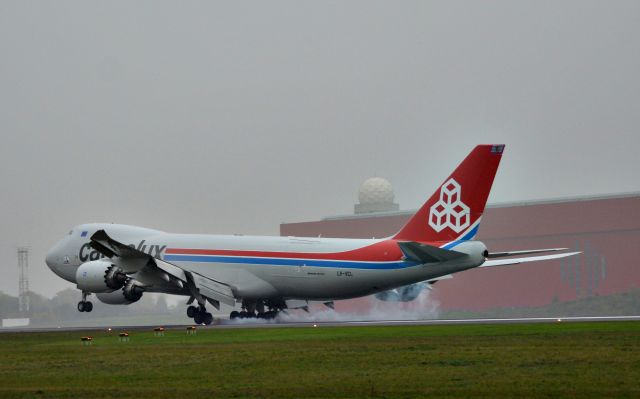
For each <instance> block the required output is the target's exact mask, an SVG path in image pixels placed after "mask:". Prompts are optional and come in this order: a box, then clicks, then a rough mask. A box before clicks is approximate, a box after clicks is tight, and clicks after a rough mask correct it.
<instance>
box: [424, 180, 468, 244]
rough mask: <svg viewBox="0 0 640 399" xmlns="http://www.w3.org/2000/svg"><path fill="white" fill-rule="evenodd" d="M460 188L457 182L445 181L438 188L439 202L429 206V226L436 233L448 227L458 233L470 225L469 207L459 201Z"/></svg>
mask: <svg viewBox="0 0 640 399" xmlns="http://www.w3.org/2000/svg"><path fill="white" fill-rule="evenodd" d="M461 195H462V188H461V187H460V184H458V182H457V181H455V180H453V179H449V180H447V182H446V183H444V184H443V185H442V187H441V188H440V200H439V201H438V202H436V203H435V204H433V205H432V206H431V211H430V212H429V226H431V227H432V228H433V229H434V230H435V231H437V232H438V233H439V232H441V231H442V230H443V229H444V228H446V227H449V228H450V229H451V230H453V231H455V232H456V233H460V232H461V231H463V230H464V229H466V228H467V227H469V224H470V223H471V220H470V216H469V207H468V206H467V205H465V204H464V203H463V202H462V200H461V198H460V197H461Z"/></svg>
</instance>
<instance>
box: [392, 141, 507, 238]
mask: <svg viewBox="0 0 640 399" xmlns="http://www.w3.org/2000/svg"><path fill="white" fill-rule="evenodd" d="M503 150H504V145H503V144H495V145H490V144H488V145H479V146H477V147H476V148H474V149H473V151H471V153H469V155H467V157H466V158H465V159H464V161H462V163H461V164H460V165H458V168H456V170H455V171H454V172H453V173H452V174H451V176H449V177H448V178H447V180H445V181H444V183H442V185H441V186H440V189H439V190H438V191H436V192H435V193H434V194H433V195H432V196H431V198H429V200H428V201H427V202H425V204H424V205H423V206H422V208H420V210H418V212H416V214H415V215H413V217H412V218H411V219H410V220H409V222H407V224H406V225H405V226H404V227H403V228H402V229H401V230H400V232H398V234H396V235H395V237H394V238H395V239H396V240H402V241H420V242H443V243H450V245H443V246H444V247H445V248H450V247H452V246H453V245H455V244H454V242H458V241H466V240H470V239H472V238H473V237H474V236H475V235H476V233H477V231H478V227H479V226H480V218H481V217H482V213H483V212H484V207H485V205H486V203H487V197H489V191H491V185H492V184H493V178H494V177H495V175H496V171H497V170H498V165H499V164H500V159H501V158H502V151H503Z"/></svg>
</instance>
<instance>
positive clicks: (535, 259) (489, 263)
mask: <svg viewBox="0 0 640 399" xmlns="http://www.w3.org/2000/svg"><path fill="white" fill-rule="evenodd" d="M579 253H581V252H565V253H563V254H555V255H541V256H531V257H529V258H513V259H501V260H488V261H486V262H484V263H483V264H482V265H481V266H480V267H492V266H508V265H517V264H520V263H527V262H539V261H543V260H553V259H561V258H566V257H567V256H573V255H577V254H579Z"/></svg>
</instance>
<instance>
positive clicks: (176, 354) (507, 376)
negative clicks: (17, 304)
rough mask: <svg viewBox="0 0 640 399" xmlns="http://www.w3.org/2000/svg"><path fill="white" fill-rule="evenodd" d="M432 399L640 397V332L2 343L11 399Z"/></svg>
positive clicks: (234, 332)
mask: <svg viewBox="0 0 640 399" xmlns="http://www.w3.org/2000/svg"><path fill="white" fill-rule="evenodd" d="M86 334H89V335H92V336H93V337H94V341H93V344H92V345H91V346H82V345H81V343H80V339H79V338H80V336H81V335H86ZM424 396H432V397H472V396H474V397H477V396H484V397H496V396H502V397H515V396H525V397H538V396H540V397H558V396H570V397H581V398H582V397H634V398H635V397H640V323H637V322H611V323H605V322H598V323H545V324H503V325H431V326H406V327H401V326H391V327H318V328H313V327H308V328H305V327H303V328H260V329H216V328H209V329H201V330H199V331H198V334H197V335H195V336H187V335H186V333H185V331H184V330H168V331H167V332H166V335H165V336H164V337H155V336H154V335H153V332H152V331H149V332H146V331H145V332H141V331H139V332H132V334H131V340H130V342H128V343H121V342H119V341H118V338H117V331H114V333H113V335H111V336H110V335H109V334H108V333H107V332H105V331H95V332H91V333H78V332H54V333H25V334H14V333H2V334H0V397H3V398H4V397H73V398H96V397H118V398H128V397H138V398H140V397H181V398H196V397H288V398H301V397H340V398H344V397H424Z"/></svg>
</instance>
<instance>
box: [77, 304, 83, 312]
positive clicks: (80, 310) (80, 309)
mask: <svg viewBox="0 0 640 399" xmlns="http://www.w3.org/2000/svg"><path fill="white" fill-rule="evenodd" d="M78 312H84V302H78Z"/></svg>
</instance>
